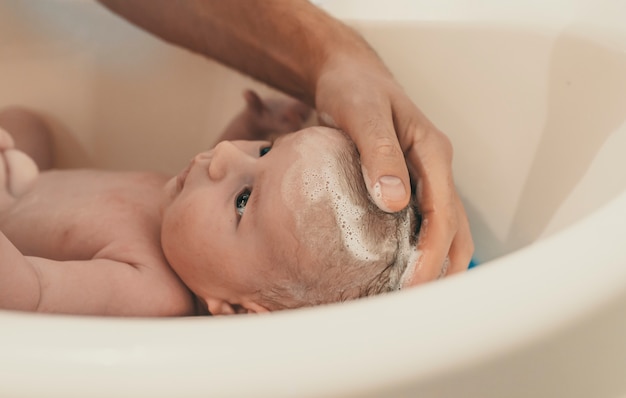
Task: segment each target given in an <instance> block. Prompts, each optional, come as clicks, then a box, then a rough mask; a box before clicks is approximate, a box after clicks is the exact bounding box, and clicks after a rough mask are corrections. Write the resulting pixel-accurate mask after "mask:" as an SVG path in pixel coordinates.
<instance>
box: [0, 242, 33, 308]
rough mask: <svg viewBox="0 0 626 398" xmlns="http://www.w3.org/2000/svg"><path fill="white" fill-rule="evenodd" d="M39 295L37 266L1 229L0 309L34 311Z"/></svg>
mask: <svg viewBox="0 0 626 398" xmlns="http://www.w3.org/2000/svg"><path fill="white" fill-rule="evenodd" d="M39 297H40V286H39V276H38V275H37V271H36V270H35V267H34V266H33V264H31V263H30V262H29V261H27V260H26V258H25V257H24V256H23V255H22V253H20V252H19V251H18V250H17V248H15V246H13V244H12V243H11V242H10V241H9V239H8V238H7V237H6V236H5V235H4V233H2V231H0V309H14V310H23V311H34V310H35V309H36V308H37V303H38V302H39Z"/></svg>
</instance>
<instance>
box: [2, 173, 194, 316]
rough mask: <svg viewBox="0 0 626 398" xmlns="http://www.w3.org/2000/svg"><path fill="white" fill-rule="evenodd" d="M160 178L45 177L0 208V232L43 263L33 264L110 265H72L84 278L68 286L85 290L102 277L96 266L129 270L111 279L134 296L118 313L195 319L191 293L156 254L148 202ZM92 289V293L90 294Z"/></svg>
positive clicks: (156, 229) (156, 222)
mask: <svg viewBox="0 0 626 398" xmlns="http://www.w3.org/2000/svg"><path fill="white" fill-rule="evenodd" d="M166 181H167V177H165V176H162V175H158V174H155V173H110V172H101V171H93V170H76V171H63V172H57V171H47V172H43V173H42V174H40V176H39V177H38V178H37V180H36V181H35V182H34V184H33V185H32V187H31V189H30V190H29V191H28V192H26V193H25V194H24V195H22V196H21V197H19V198H15V199H14V200H13V202H12V203H8V204H7V205H6V206H5V208H4V209H1V210H0V230H1V231H2V232H3V233H4V234H5V235H6V237H7V238H8V239H9V240H10V241H11V242H12V243H13V244H14V245H15V246H16V247H17V248H18V249H19V250H20V251H21V252H22V253H23V254H24V255H25V256H28V257H36V258H41V260H37V259H31V261H34V263H35V264H36V263H37V262H38V261H45V260H43V259H51V260H56V261H70V260H73V261H80V260H110V261H107V262H97V261H92V262H91V263H90V264H87V263H75V266H76V267H77V268H78V267H83V269H84V272H89V273H90V277H89V278H81V277H80V275H81V274H83V272H80V273H77V274H76V278H75V279H74V280H69V281H67V282H68V283H72V284H75V283H81V284H82V283H87V285H86V286H85V289H88V288H89V284H90V283H91V282H90V281H91V280H93V279H94V278H93V275H94V274H97V273H99V272H98V271H102V272H103V273H104V272H105V270H104V269H102V267H112V266H113V267H128V271H129V273H130V274H131V275H128V277H127V278H121V279H118V280H117V281H116V283H118V284H127V283H128V284H130V286H118V289H117V291H118V292H119V291H124V292H129V293H130V296H132V297H128V298H129V300H127V301H125V302H126V304H125V305H124V308H123V310H122V314H127V315H136V314H140V315H155V316H168V315H172V316H173V315H194V314H196V312H197V310H196V306H195V301H194V299H193V297H192V295H191V293H190V292H189V290H188V289H187V288H186V287H185V286H184V285H183V283H182V282H181V281H180V280H179V279H178V277H177V276H176V274H175V273H174V272H173V271H172V270H171V268H170V267H169V265H168V263H167V261H166V260H165V257H164V255H163V252H162V251H161V246H160V225H161V224H160V222H161V216H160V209H159V202H158V201H155V200H146V198H156V197H160V196H162V195H163V194H164V193H163V186H164V185H165V183H166ZM25 225H27V226H28V228H24V226H25ZM63 266H64V267H66V266H71V265H67V264H64V265H63ZM98 268H100V270H99V269H98ZM132 274H137V275H136V276H139V274H141V278H138V277H133V275H132ZM103 276H104V275H103ZM116 279H117V278H116ZM107 280H108V278H103V280H102V283H107ZM65 281H66V278H63V279H60V280H56V281H55V283H63V282H65ZM96 282H97V281H96ZM51 283H52V281H51ZM68 289H75V286H68ZM98 291H99V289H92V291H91V293H90V294H98ZM131 292H132V293H131ZM105 294H108V292H105ZM91 298H92V299H93V301H94V302H96V301H98V300H97V297H93V296H91ZM77 304H80V305H81V306H82V309H83V310H84V312H85V313H90V312H91V311H90V309H89V308H86V307H85V306H84V303H77ZM120 309H121V308H115V312H117V311H119V310H120ZM94 310H96V311H95V312H98V311H97V310H99V308H98V309H94Z"/></svg>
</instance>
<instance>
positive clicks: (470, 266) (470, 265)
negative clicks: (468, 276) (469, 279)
mask: <svg viewBox="0 0 626 398" xmlns="http://www.w3.org/2000/svg"><path fill="white" fill-rule="evenodd" d="M477 265H478V261H476V260H475V259H471V260H470V263H469V267H467V269H472V268H474V267H476V266H477Z"/></svg>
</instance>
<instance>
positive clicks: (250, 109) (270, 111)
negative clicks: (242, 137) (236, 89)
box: [243, 90, 312, 140]
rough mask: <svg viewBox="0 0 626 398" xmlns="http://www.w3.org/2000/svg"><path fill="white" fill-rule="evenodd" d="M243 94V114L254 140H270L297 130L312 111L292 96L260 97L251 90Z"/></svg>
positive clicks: (302, 125)
mask: <svg viewBox="0 0 626 398" xmlns="http://www.w3.org/2000/svg"><path fill="white" fill-rule="evenodd" d="M243 96H244V98H245V100H246V104H247V106H246V110H245V112H244V114H245V117H247V118H249V120H248V122H249V123H250V124H249V126H250V127H251V129H252V130H251V134H252V137H251V138H252V139H254V140H271V139H275V138H276V137H278V136H281V135H284V134H288V133H293V132H294V131H298V130H300V129H302V128H303V127H304V124H305V122H306V121H307V119H308V118H309V116H310V115H311V112H312V109H311V108H310V107H309V106H308V105H306V104H304V103H303V102H300V101H298V100H296V99H293V98H286V97H278V98H269V99H261V97H259V95H258V94H257V93H256V92H254V91H252V90H246V91H245V92H244V94H243Z"/></svg>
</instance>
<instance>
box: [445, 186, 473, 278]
mask: <svg viewBox="0 0 626 398" xmlns="http://www.w3.org/2000/svg"><path fill="white" fill-rule="evenodd" d="M457 222H458V230H457V233H456V235H455V236H454V240H453V241H452V246H450V251H449V252H448V258H449V259H450V265H449V267H448V270H447V272H446V275H452V274H457V273H460V272H464V271H466V270H467V267H468V266H469V263H470V261H471V260H472V256H473V255H474V241H473V239H472V233H471V231H470V225H469V221H468V219H467V216H466V215H465V208H464V207H463V203H462V202H461V199H460V198H458V197H457Z"/></svg>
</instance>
